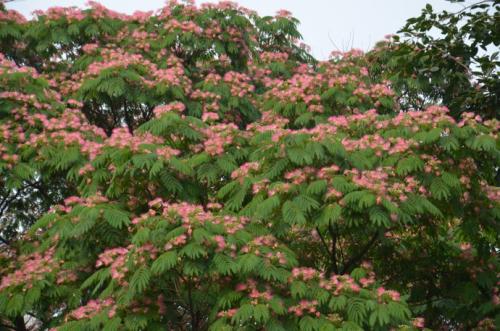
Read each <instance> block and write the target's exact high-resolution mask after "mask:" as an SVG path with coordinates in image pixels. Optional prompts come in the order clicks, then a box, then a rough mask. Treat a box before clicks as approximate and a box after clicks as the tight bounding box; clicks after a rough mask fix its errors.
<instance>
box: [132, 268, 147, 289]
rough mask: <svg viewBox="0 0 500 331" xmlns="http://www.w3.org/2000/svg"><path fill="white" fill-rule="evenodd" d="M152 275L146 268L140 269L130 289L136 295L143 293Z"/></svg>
mask: <svg viewBox="0 0 500 331" xmlns="http://www.w3.org/2000/svg"><path fill="white" fill-rule="evenodd" d="M150 277H151V274H150V272H149V269H148V268H146V267H141V268H139V269H138V270H137V271H136V272H135V273H134V275H133V276H132V278H131V280H130V288H131V289H132V290H133V291H134V292H135V293H142V292H143V291H144V290H145V289H146V288H147V287H148V285H149V279H150Z"/></svg>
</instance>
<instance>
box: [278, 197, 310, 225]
mask: <svg viewBox="0 0 500 331" xmlns="http://www.w3.org/2000/svg"><path fill="white" fill-rule="evenodd" d="M282 214H283V219H284V221H285V222H287V223H289V224H293V225H303V224H305V223H306V217H305V216H304V214H303V213H302V210H301V208H300V207H299V206H298V205H297V204H296V203H294V202H292V201H287V202H285V203H284V204H283V207H282Z"/></svg>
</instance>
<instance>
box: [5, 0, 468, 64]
mask: <svg viewBox="0 0 500 331" xmlns="http://www.w3.org/2000/svg"><path fill="white" fill-rule="evenodd" d="M86 2H87V1H86V0H60V1H58V0H17V1H14V2H10V3H8V4H7V7H8V8H11V9H16V10H18V11H20V12H21V13H22V14H24V15H25V16H29V15H30V13H31V12H33V11H34V10H36V9H44V10H45V9H47V8H49V7H52V6H79V7H83V6H84V5H85V3H86ZM99 2H100V3H102V4H103V5H105V6H106V7H108V8H111V9H113V10H116V11H120V12H124V13H132V12H134V11H135V10H143V11H147V10H154V9H157V8H160V7H162V6H163V4H164V3H165V1H164V0H142V1H132V0H101V1H99ZM203 2H218V1H211V0H209V1H200V0H197V3H198V4H199V3H203ZM236 2H238V3H239V4H240V5H242V6H245V7H248V8H251V9H254V10H256V11H257V12H259V13H260V14H262V15H273V14H275V13H276V11H278V10H279V9H287V10H289V11H291V12H292V13H293V15H294V16H295V17H297V18H298V19H299V20H300V22H301V24H300V26H299V30H300V32H301V33H302V35H303V37H304V40H305V43H306V44H308V45H309V46H311V48H312V53H313V55H314V56H315V57H317V58H319V59H326V58H327V57H328V55H329V54H330V51H332V50H348V49H350V48H360V49H363V50H365V51H366V50H368V49H370V48H371V47H372V46H374V44H375V43H376V42H377V41H378V40H381V39H383V38H384V36H385V35H386V34H390V33H395V32H396V31H397V30H398V29H399V28H401V27H402V26H403V25H404V23H405V21H406V19H407V18H410V17H414V16H417V15H418V14H419V13H420V11H421V9H422V8H423V7H424V6H425V4H426V3H430V4H431V5H432V6H433V7H434V8H435V9H439V10H441V9H448V10H451V11H454V10H458V9H460V8H461V7H462V5H459V4H452V3H449V2H447V1H445V0H238V1H236Z"/></svg>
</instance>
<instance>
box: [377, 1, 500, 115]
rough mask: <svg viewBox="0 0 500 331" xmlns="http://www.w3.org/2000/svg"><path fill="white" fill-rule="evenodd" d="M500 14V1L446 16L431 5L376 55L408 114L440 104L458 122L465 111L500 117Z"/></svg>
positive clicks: (379, 69)
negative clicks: (410, 110) (499, 111)
mask: <svg viewBox="0 0 500 331" xmlns="http://www.w3.org/2000/svg"><path fill="white" fill-rule="evenodd" d="M448 1H450V2H455V3H461V2H464V0H458V1H457V0H448ZM499 9H500V2H499V1H498V0H484V1H474V2H472V3H471V4H466V5H465V4H464V6H463V9H461V10H459V11H457V12H448V11H446V10H445V11H443V12H440V13H437V12H435V11H434V10H433V8H432V6H431V5H429V4H428V5H427V6H426V7H425V8H424V9H423V10H422V14H421V15H420V16H418V17H414V18H410V19H408V21H407V23H406V25H405V26H404V27H403V28H402V29H401V30H400V31H399V34H398V35H394V36H389V39H388V40H386V41H384V42H381V43H379V44H378V46H377V47H375V49H374V50H373V51H371V52H370V53H371V54H370V57H371V64H372V65H371V68H372V69H373V72H374V74H375V73H377V74H380V75H381V76H382V77H383V78H385V79H389V80H390V81H391V84H392V86H393V88H394V89H395V90H396V91H397V92H398V94H399V95H400V96H401V97H400V104H401V105H402V107H403V108H404V109H424V108H426V107H427V106H428V105H429V104H436V103H440V104H443V105H446V106H448V107H449V109H450V111H451V114H452V116H454V117H455V118H456V119H459V118H460V116H461V114H462V113H464V112H474V113H476V114H478V115H480V116H482V117H484V118H498V109H499V107H500V101H499V99H498V95H499V92H500V85H499V82H500V79H499V65H500V62H499V58H498V51H497V50H498V47H499V46H500V33H499V32H498V31H500V12H499Z"/></svg>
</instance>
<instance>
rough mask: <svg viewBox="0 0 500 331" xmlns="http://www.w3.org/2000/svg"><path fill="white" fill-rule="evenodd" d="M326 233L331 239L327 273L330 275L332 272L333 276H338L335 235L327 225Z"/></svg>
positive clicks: (330, 226)
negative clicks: (329, 261)
mask: <svg viewBox="0 0 500 331" xmlns="http://www.w3.org/2000/svg"><path fill="white" fill-rule="evenodd" d="M328 232H330V236H331V237H332V252H331V265H330V268H329V270H328V273H329V274H330V273H331V272H332V271H333V272H334V273H335V274H338V273H339V267H338V263H337V234H336V233H335V231H334V229H333V227H332V225H331V224H329V225H328Z"/></svg>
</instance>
